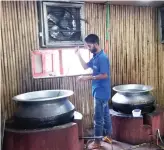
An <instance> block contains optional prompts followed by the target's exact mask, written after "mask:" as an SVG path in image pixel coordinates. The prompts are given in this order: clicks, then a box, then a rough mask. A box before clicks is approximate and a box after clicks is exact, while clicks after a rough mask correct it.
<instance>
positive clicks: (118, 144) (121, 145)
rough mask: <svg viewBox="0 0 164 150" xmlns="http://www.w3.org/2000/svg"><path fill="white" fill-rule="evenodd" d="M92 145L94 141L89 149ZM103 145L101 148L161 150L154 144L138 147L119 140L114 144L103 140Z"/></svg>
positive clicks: (108, 149) (109, 149) (103, 149)
mask: <svg viewBox="0 0 164 150" xmlns="http://www.w3.org/2000/svg"><path fill="white" fill-rule="evenodd" d="M91 145H92V143H91V144H89V146H88V150H89V149H90V148H91ZM101 145H102V148H101V149H99V150H133V149H135V150H160V148H158V147H156V146H154V145H150V144H146V145H142V146H140V147H138V148H137V147H136V146H132V145H129V144H126V143H122V142H118V141H114V142H113V144H112V145H110V144H108V143H104V142H102V144H101ZM94 150H96V149H94Z"/></svg>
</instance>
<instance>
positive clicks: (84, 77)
mask: <svg viewBox="0 0 164 150" xmlns="http://www.w3.org/2000/svg"><path fill="white" fill-rule="evenodd" d="M91 79H92V76H79V77H78V78H77V81H88V80H91Z"/></svg>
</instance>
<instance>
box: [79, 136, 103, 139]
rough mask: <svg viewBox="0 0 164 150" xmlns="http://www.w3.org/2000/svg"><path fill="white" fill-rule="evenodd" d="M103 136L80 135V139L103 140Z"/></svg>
mask: <svg viewBox="0 0 164 150" xmlns="http://www.w3.org/2000/svg"><path fill="white" fill-rule="evenodd" d="M103 138H104V137H103V136H93V137H79V139H85V140H90V139H100V140H102V139H103Z"/></svg>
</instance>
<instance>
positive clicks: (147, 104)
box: [112, 84, 155, 114]
mask: <svg viewBox="0 0 164 150" xmlns="http://www.w3.org/2000/svg"><path fill="white" fill-rule="evenodd" d="M152 89H153V88H152V87H151V86H147V85H141V84H126V85H118V86H115V87H114V88H113V90H114V91H116V92H117V93H116V94H115V95H114V96H113V97H112V104H113V109H114V110H116V111H119V112H123V113H126V114H131V113H132V110H133V109H141V110H142V113H149V112H152V111H153V110H154V103H155V98H154V97H153V96H152V95H151V93H150V91H152Z"/></svg>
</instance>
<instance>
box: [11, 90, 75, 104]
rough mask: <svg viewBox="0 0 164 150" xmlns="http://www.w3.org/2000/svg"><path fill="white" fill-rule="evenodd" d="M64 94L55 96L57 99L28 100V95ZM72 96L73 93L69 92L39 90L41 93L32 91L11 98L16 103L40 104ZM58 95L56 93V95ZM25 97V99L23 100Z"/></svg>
mask: <svg viewBox="0 0 164 150" xmlns="http://www.w3.org/2000/svg"><path fill="white" fill-rule="evenodd" d="M53 91H54V92H59V94H60V92H65V94H64V95H63V96H57V97H46V98H44V97H43V98H29V99H28V96H29V95H30V94H36V93H37V94H39V93H41V92H53ZM73 94H74V92H73V91H71V90H59V89H56V90H41V91H33V92H27V93H23V94H19V95H16V96H14V97H13V98H12V100H14V101H17V102H39V101H40V102H41V101H51V100H58V99H63V98H66V97H70V96H72V95H73ZM57 95H58V93H57ZM25 97H26V98H25Z"/></svg>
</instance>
